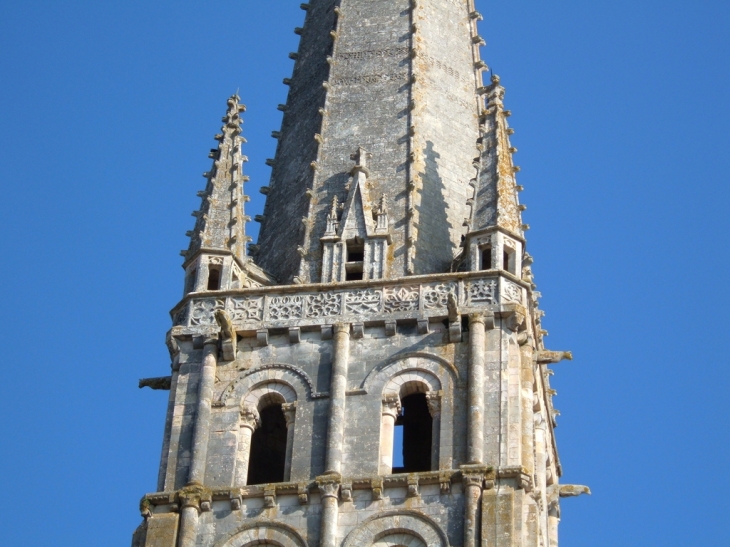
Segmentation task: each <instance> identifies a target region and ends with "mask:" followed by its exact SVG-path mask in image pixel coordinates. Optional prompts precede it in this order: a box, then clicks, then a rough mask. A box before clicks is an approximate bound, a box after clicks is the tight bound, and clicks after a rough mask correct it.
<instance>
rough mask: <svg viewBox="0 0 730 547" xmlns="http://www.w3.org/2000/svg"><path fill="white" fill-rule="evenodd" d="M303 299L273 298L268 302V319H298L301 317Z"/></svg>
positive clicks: (290, 297)
mask: <svg viewBox="0 0 730 547" xmlns="http://www.w3.org/2000/svg"><path fill="white" fill-rule="evenodd" d="M303 304H304V297H302V296H273V297H271V299H270V300H269V318H270V319H299V318H300V317H301V316H302V307H303Z"/></svg>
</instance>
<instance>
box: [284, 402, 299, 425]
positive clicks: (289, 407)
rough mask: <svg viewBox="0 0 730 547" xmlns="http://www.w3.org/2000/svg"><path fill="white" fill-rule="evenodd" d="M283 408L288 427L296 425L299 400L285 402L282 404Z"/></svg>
mask: <svg viewBox="0 0 730 547" xmlns="http://www.w3.org/2000/svg"><path fill="white" fill-rule="evenodd" d="M281 410H282V411H283V412H284V419H285V420H286V427H287V429H288V428H289V426H291V425H294V419H295V417H296V413H297V402H296V401H294V402H293V403H284V404H282V405H281Z"/></svg>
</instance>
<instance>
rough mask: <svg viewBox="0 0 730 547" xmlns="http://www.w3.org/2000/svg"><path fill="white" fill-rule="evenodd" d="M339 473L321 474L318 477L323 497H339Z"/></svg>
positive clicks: (317, 480)
mask: <svg viewBox="0 0 730 547" xmlns="http://www.w3.org/2000/svg"><path fill="white" fill-rule="evenodd" d="M340 480H341V479H340V476H339V475H321V476H319V477H317V479H316V482H317V488H319V493H320V495H321V496H322V497H323V498H337V497H338V496H337V495H338V493H339V491H340Z"/></svg>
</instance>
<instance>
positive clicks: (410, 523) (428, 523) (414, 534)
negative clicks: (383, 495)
mask: <svg viewBox="0 0 730 547" xmlns="http://www.w3.org/2000/svg"><path fill="white" fill-rule="evenodd" d="M395 545H406V546H407V547H425V546H428V547H448V545H449V542H448V540H447V539H446V534H444V532H443V530H441V528H440V527H439V525H438V524H436V523H435V522H434V521H433V520H431V519H430V518H428V517H427V516H425V515H422V514H420V513H417V512H415V511H391V512H386V513H382V514H380V515H375V516H374V517H371V518H369V519H368V520H366V521H365V522H363V523H362V524H361V525H360V526H358V527H357V528H355V529H354V530H353V531H352V532H350V533H349V534H348V536H347V537H346V538H345V541H344V542H343V544H342V547H371V546H372V547H391V546H395Z"/></svg>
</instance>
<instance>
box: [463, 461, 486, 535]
mask: <svg viewBox="0 0 730 547" xmlns="http://www.w3.org/2000/svg"><path fill="white" fill-rule="evenodd" d="M461 474H462V478H463V484H464V498H465V503H464V547H479V545H480V541H479V498H480V497H481V495H482V484H483V483H484V469H482V468H479V467H476V466H468V465H466V466H462V468H461Z"/></svg>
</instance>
